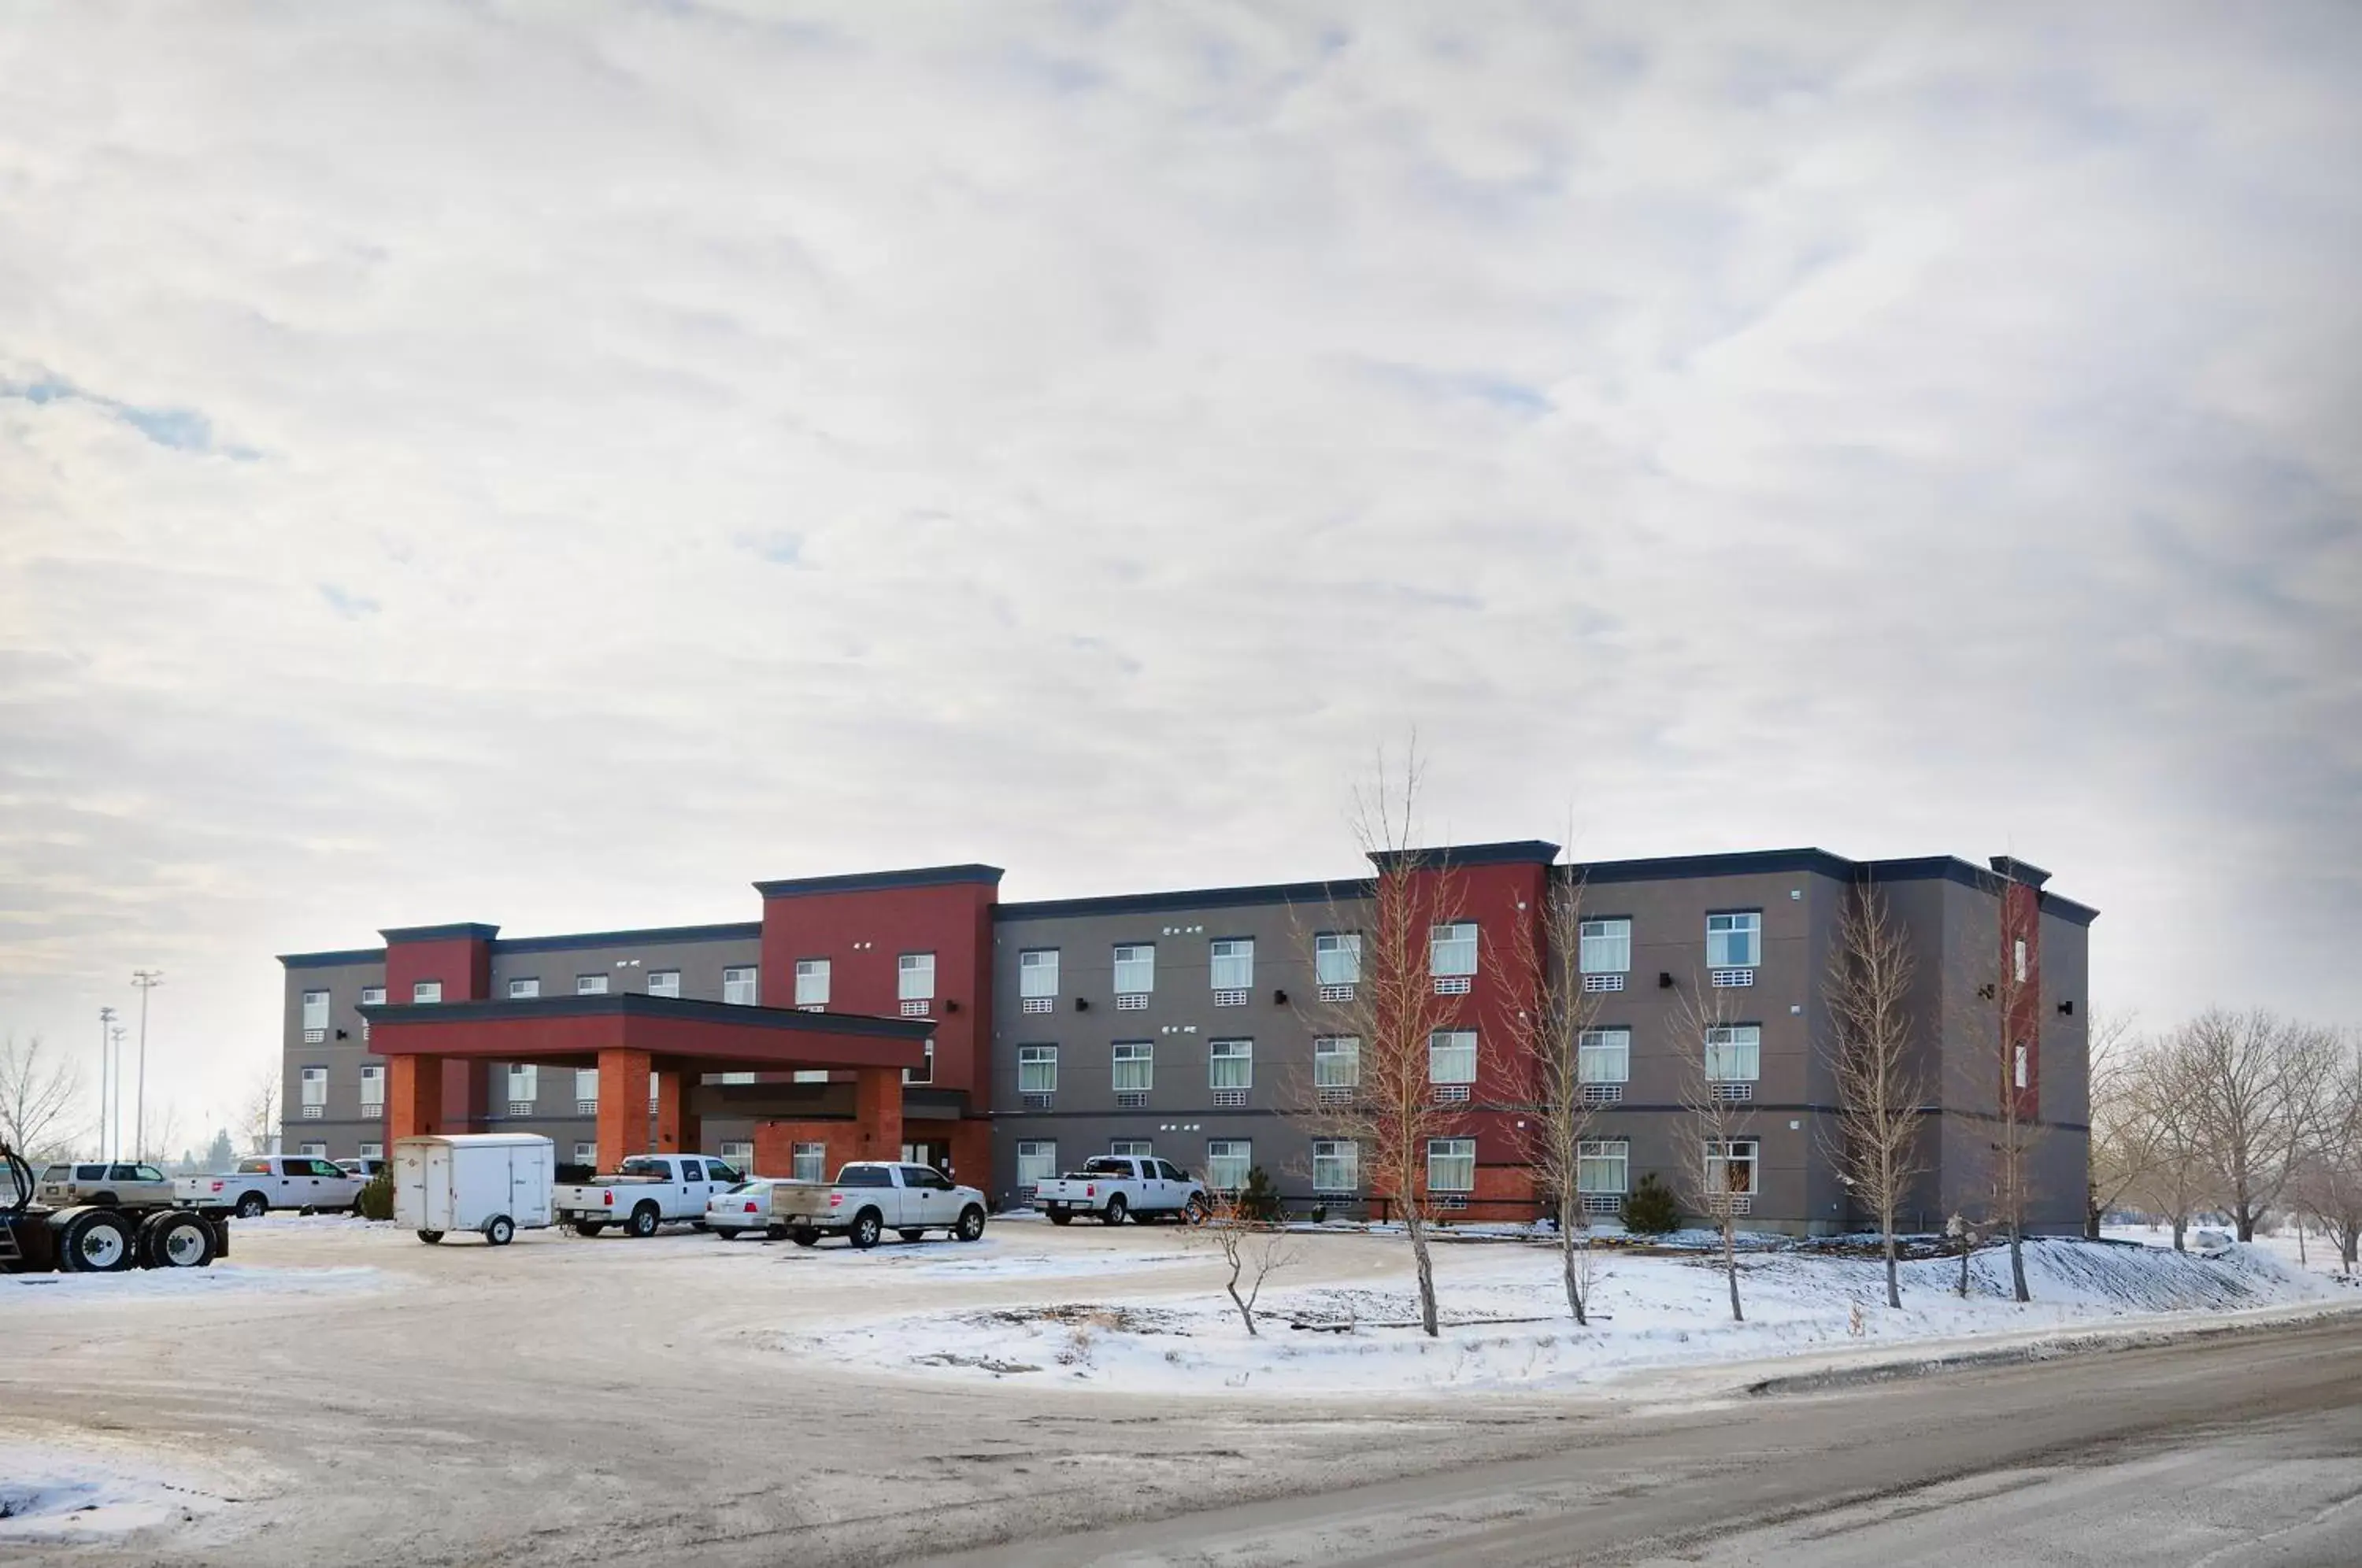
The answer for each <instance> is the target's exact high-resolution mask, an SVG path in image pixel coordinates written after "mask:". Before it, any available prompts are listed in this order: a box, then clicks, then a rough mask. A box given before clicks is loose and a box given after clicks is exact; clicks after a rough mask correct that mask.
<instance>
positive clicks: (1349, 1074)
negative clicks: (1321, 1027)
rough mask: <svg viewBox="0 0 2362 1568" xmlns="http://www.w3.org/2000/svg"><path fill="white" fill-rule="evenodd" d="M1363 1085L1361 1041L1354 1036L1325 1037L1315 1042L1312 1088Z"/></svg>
mask: <svg viewBox="0 0 2362 1568" xmlns="http://www.w3.org/2000/svg"><path fill="white" fill-rule="evenodd" d="M1361 1083H1362V1041H1361V1037H1360V1036H1359V1035H1354V1034H1324V1035H1321V1036H1320V1037H1319V1038H1318V1039H1316V1040H1314V1041H1313V1042H1312V1087H1313V1088H1360V1087H1361Z"/></svg>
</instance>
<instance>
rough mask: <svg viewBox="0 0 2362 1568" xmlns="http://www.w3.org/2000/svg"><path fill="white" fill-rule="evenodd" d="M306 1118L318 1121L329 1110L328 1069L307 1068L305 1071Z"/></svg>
mask: <svg viewBox="0 0 2362 1568" xmlns="http://www.w3.org/2000/svg"><path fill="white" fill-rule="evenodd" d="M303 1094H304V1106H303V1110H304V1120H305V1121H319V1120H320V1119H321V1118H322V1117H323V1116H326V1114H327V1110H328V1069H327V1068H326V1067H305V1068H304V1070H303Z"/></svg>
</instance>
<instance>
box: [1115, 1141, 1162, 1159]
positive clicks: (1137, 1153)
mask: <svg viewBox="0 0 2362 1568" xmlns="http://www.w3.org/2000/svg"><path fill="white" fill-rule="evenodd" d="M1108 1153H1109V1154H1113V1155H1115V1156H1116V1157H1117V1158H1119V1159H1122V1158H1130V1159H1135V1160H1144V1159H1147V1158H1148V1157H1149V1156H1150V1155H1152V1154H1155V1153H1156V1145H1155V1144H1154V1143H1152V1142H1151V1141H1150V1140H1148V1139H1146V1138H1113V1139H1110V1140H1109V1142H1108Z"/></svg>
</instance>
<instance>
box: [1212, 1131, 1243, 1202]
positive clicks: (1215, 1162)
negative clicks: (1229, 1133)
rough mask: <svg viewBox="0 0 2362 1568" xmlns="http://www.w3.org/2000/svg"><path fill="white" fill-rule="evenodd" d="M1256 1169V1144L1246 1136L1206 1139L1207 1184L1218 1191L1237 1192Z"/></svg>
mask: <svg viewBox="0 0 2362 1568" xmlns="http://www.w3.org/2000/svg"><path fill="white" fill-rule="evenodd" d="M1253 1169H1254V1144H1253V1143H1251V1142H1249V1141H1248V1140H1247V1139H1244V1138H1209V1139H1208V1140H1207V1141H1206V1185H1207V1186H1208V1187H1212V1188H1213V1189H1214V1190H1215V1191H1216V1192H1236V1191H1238V1190H1239V1189H1240V1188H1241V1187H1244V1186H1246V1184H1247V1173H1248V1172H1250V1171H1252V1170H1253Z"/></svg>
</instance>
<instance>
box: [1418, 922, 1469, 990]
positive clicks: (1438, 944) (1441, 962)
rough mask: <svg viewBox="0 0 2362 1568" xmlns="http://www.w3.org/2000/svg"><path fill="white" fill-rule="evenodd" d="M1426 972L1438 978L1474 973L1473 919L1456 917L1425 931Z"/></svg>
mask: <svg viewBox="0 0 2362 1568" xmlns="http://www.w3.org/2000/svg"><path fill="white" fill-rule="evenodd" d="M1427 967H1428V973H1429V974H1431V975H1433V976H1435V977H1437V978H1438V979H1446V978H1452V977H1465V976H1469V975H1473V974H1474V973H1475V972H1476V922H1474V921H1459V922H1454V923H1452V924H1451V925H1439V926H1437V927H1436V928H1435V929H1434V930H1433V931H1431V932H1429V933H1428V939H1427Z"/></svg>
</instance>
